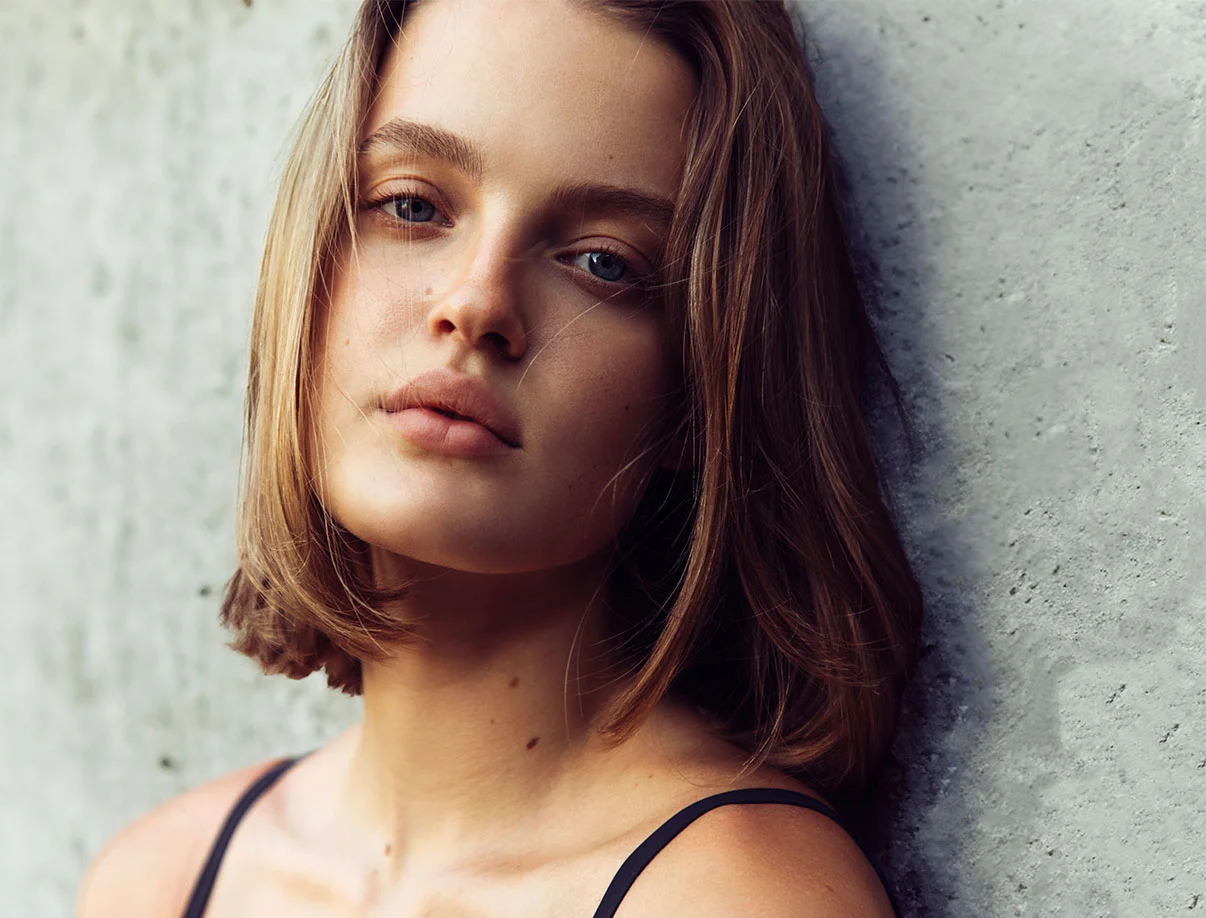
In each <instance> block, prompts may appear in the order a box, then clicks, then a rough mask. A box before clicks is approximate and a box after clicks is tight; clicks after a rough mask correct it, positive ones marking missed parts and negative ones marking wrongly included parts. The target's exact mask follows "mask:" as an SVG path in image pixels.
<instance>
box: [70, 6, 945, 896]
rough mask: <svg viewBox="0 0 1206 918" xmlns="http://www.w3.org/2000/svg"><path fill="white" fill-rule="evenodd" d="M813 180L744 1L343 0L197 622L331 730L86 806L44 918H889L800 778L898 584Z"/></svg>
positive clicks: (281, 230)
mask: <svg viewBox="0 0 1206 918" xmlns="http://www.w3.org/2000/svg"><path fill="white" fill-rule="evenodd" d="M831 169H832V167H831V165H830V163H829V159H828V152H827V147H826V140H825V137H824V134H823V131H822V124H821V120H820V115H819V112H818V110H817V107H816V102H815V100H814V98H813V95H812V91H811V89H810V86H809V82H808V78H807V73H806V68H805V65H804V62H803V61H802V59H801V55H800V52H799V49H798V46H797V44H796V41H795V36H794V35H793V31H792V26H791V21H790V19H789V16H788V14H787V11H786V10H785V8H784V6H783V4H782V2H772V3H761V2H760V3H748V2H741V0H733V2H704V3H689V2H675V0H547V2H541V3H532V2H530V0H489V2H482V0H422V2H418V3H415V2H411V3H408V4H404V3H401V2H386V0H368V2H365V3H364V4H363V6H362V8H361V10H360V13H359V16H358V20H357V22H356V25H355V28H354V31H353V35H352V37H351V40H350V42H349V44H348V45H347V47H346V48H345V50H344V53H343V54H342V56H341V57H340V59H339V60H338V62H337V63H336V65H335V67H334V68H333V71H332V73H331V75H330V76H329V77H328V79H327V81H326V83H325V84H324V86H323V87H322V89H321V91H320V93H319V94H318V96H317V97H316V99H315V100H314V102H313V103H312V106H311V109H310V111H309V113H308V115H307V116H306V118H305V119H304V122H303V125H302V128H301V132H300V135H299V137H298V138H297V141H296V144H295V147H294V150H293V153H292V156H291V158H290V160H289V162H288V165H287V167H286V170H285V175H284V178H283V181H282V187H281V191H280V195H279V198H278V202H277V208H276V212H275V214H274V216H273V220H272V224H271V227H270V229H269V234H268V241H267V246H266V252H265V256H264V262H263V266H262V274H261V282H260V287H259V293H258V297H257V304H256V316H255V325H254V329H253V333H252V334H253V340H252V357H251V373H250V383H249V391H248V427H247V449H248V455H247V462H246V464H245V473H246V479H245V481H244V491H243V499H242V506H241V517H240V566H239V569H238V571H237V573H236V574H235V576H234V578H233V579H232V581H231V584H230V586H229V588H228V591H227V595H226V599H225V604H224V607H223V617H224V620H225V622H226V623H227V624H228V625H229V626H230V627H231V628H232V629H233V631H234V633H235V636H236V638H235V646H236V647H237V648H238V649H239V650H241V651H242V652H244V653H246V654H249V655H250V656H252V657H253V658H254V659H256V660H258V661H259V662H260V663H261V664H262V665H263V667H264V668H265V669H266V670H267V671H270V672H281V673H285V674H287V675H289V676H293V677H302V676H305V675H307V674H309V673H311V672H313V671H315V670H317V669H323V670H325V673H326V676H327V678H328V680H329V681H330V683H331V685H332V686H335V687H338V688H342V689H344V690H345V691H347V692H350V693H353V694H360V693H362V694H363V706H364V717H363V722H362V723H361V724H359V725H358V726H356V727H355V728H353V729H352V730H350V731H349V732H347V733H346V734H344V735H342V736H340V737H338V738H336V739H335V740H334V741H332V742H330V743H328V744H327V745H325V746H323V747H322V748H321V749H318V750H316V751H314V752H313V753H311V754H309V755H307V756H306V757H304V758H302V759H300V760H298V761H296V762H294V761H293V760H285V761H283V762H280V763H264V764H261V765H256V766H255V767H253V768H249V769H246V770H244V771H241V772H238V773H236V774H233V775H230V776H228V777H225V778H221V779H219V780H217V781H214V782H212V783H210V784H208V785H205V786H203V787H200V788H197V789H195V790H193V791H191V792H189V793H187V794H184V795H182V796H181V797H179V798H177V799H175V800H172V801H170V802H169V803H167V804H166V805H165V806H163V807H161V808H160V809H159V810H157V811H155V812H153V813H151V814H150V815H149V816H146V817H144V818H143V819H142V820H140V821H139V822H137V823H135V824H134V825H133V826H132V827H130V828H128V829H126V830H125V831H124V832H123V833H121V834H120V835H119V836H118V837H117V838H116V839H115V840H114V841H113V842H111V843H110V844H109V846H108V847H107V848H106V849H105V851H104V852H102V853H101V855H99V856H98V858H97V859H96V861H95V862H94V864H93V866H92V867H91V868H90V870H89V873H88V876H87V877H86V879H85V882H84V886H83V890H82V893H81V898H80V913H81V914H82V915H84V916H86V918H103V916H109V915H119V914H120V915H122V916H129V915H140V916H142V915H146V916H159V915H163V916H169V915H173V916H174V915H180V914H187V915H190V916H198V915H201V914H205V915H207V916H227V915H303V914H304V915H315V916H320V915H321V916H327V915H352V914H355V915H433V916H434V915H489V916H507V915H516V916H520V915H522V916H525V918H526V916H532V915H550V916H574V915H581V916H587V915H589V914H591V913H592V911H593V913H594V914H596V915H612V914H618V915H620V916H626V915H627V916H670V915H675V916H678V915H682V914H686V913H688V912H689V913H690V914H692V915H694V916H697V918H700V916H702V918H707V916H717V918H719V916H726V918H727V916H732V915H745V914H757V915H760V916H772V918H773V916H784V918H787V916H792V918H797V916H801V915H806V916H851V915H859V916H882V915H890V914H892V912H893V907H892V906H891V904H890V901H889V897H888V895H887V893H886V891H885V889H884V887H883V886H882V885H881V883H880V881H879V879H878V878H877V876H876V874H875V872H874V871H873V869H872V868H871V866H870V865H869V863H868V861H867V860H866V858H865V857H864V856H863V854H862V853H861V852H860V850H859V849H858V847H857V845H856V844H855V843H854V842H853V841H852V840H851V838H850V837H849V836H848V835H847V834H846V833H845V832H844V831H843V829H842V828H841V827H840V825H839V824H838V823H837V822H836V821H835V817H834V815H833V813H832V811H830V810H829V809H828V808H827V807H826V805H825V804H824V803H822V802H820V801H821V800H822V799H824V798H825V797H829V798H830V799H847V798H849V797H850V796H851V795H854V794H857V793H858V791H859V790H860V788H861V787H862V786H863V785H864V784H865V782H866V780H867V778H868V776H869V775H870V773H871V772H872V771H873V769H874V768H875V765H876V763H877V760H878V759H879V757H880V755H881V754H882V752H883V751H884V749H885V747H886V745H887V743H888V742H889V740H890V737H891V734H892V730H893V726H894V721H895V716H896V710H897V703H898V699H899V695H900V691H901V689H902V686H903V682H904V679H905V677H906V676H907V674H908V672H909V670H910V668H911V666H912V661H913V657H914V653H915V647H916V641H917V632H918V624H919V617H920V607H921V603H920V598H919V595H918V592H917V588H916V585H915V583H914V581H913V578H912V576H911V574H910V571H909V566H908V563H907V561H906V559H905V557H904V554H903V552H902V551H901V548H900V544H899V541H898V538H897V535H896V532H895V530H894V528H893V526H892V523H891V521H890V518H889V516H888V514H887V512H886V511H885V508H884V505H883V503H882V501H881V498H880V495H879V489H878V484H877V481H876V475H875V466H874V460H873V457H872V455H871V452H870V449H869V445H868V438H867V433H866V429H865V426H864V420H863V416H862V414H861V411H860V400H861V392H862V388H863V379H864V376H865V375H866V373H867V372H868V368H869V367H870V368H874V367H875V366H878V365H879V353H878V350H877V349H876V347H875V344H874V340H873V337H872V334H871V331H870V326H869V324H868V321H867V318H866V315H865V312H864V309H863V305H862V302H861V300H860V298H859V295H858V291H857V288H856V286H855V281H854V275H853V271H852V269H851V264H850V259H849V256H848V254H847V251H846V247H845V241H844V238H843V234H842V227H841V222H840V219H839V209H838V201H837V195H836V192H835V182H834V176H833V174H832V171H831ZM236 829H237V831H236ZM655 855H656V856H655ZM219 868H220V869H219Z"/></svg>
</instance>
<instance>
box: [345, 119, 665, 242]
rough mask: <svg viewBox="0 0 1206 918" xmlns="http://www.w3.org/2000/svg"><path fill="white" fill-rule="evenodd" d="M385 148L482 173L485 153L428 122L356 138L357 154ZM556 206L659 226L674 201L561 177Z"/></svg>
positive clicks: (396, 122)
mask: <svg viewBox="0 0 1206 918" xmlns="http://www.w3.org/2000/svg"><path fill="white" fill-rule="evenodd" d="M388 150H403V151H410V152H413V153H417V154H419V155H420V156H427V157H430V158H432V159H440V160H444V161H445V162H447V163H450V164H451V165H453V166H455V167H456V168H457V169H459V170H460V171H462V172H464V173H465V174H466V175H468V176H469V178H470V179H472V180H473V181H475V182H480V181H481V180H482V176H483V174H484V173H485V157H484V156H483V155H482V151H481V149H480V148H479V147H477V146H476V145H475V144H473V143H472V142H471V141H469V140H466V139H465V138H464V137H462V136H460V135H459V134H454V133H453V132H452V131H449V130H446V129H444V128H441V127H436V126H435V125H432V124H424V123H422V122H419V121H411V120H409V119H407V118H393V119H391V120H389V121H387V122H386V123H385V124H384V125H382V126H381V127H380V128H379V129H378V130H376V131H374V132H373V133H372V134H370V135H369V136H368V137H366V138H365V139H364V140H362V141H361V142H360V145H359V146H358V147H357V150H356V152H357V154H358V155H359V156H360V157H366V156H371V155H372V154H374V153H378V152H384V151H388ZM552 203H553V205H554V206H555V207H557V208H558V209H563V210H566V211H577V212H578V213H579V214H580V215H581V216H583V217H586V216H599V215H606V214H614V213H618V214H623V215H625V216H630V217H636V218H638V219H643V220H646V221H648V222H650V223H654V224H658V225H660V226H662V227H665V226H669V225H670V221H671V218H672V217H673V215H674V202H673V201H671V200H670V199H669V198H665V197H663V196H661V195H657V194H651V193H649V192H646V191H639V190H637V189H635V188H624V187H621V186H619V185H609V184H605V183H598V182H564V183H562V184H560V185H558V186H557V187H556V188H555V189H554V191H553V195H552Z"/></svg>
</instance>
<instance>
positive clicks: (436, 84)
mask: <svg viewBox="0 0 1206 918" xmlns="http://www.w3.org/2000/svg"><path fill="white" fill-rule="evenodd" d="M694 92H695V84H694V77H693V75H692V73H691V71H690V68H689V67H688V66H687V64H686V63H685V62H684V61H682V60H681V59H680V58H679V57H678V56H677V55H676V54H675V53H674V52H673V51H671V50H670V49H669V48H667V47H666V46H664V45H662V44H661V43H660V42H657V41H654V40H653V39H651V38H650V37H649V36H648V35H647V34H645V33H644V32H643V31H641V30H638V29H637V28H635V27H634V26H632V25H630V24H628V23H624V22H622V21H620V20H617V19H614V18H611V17H608V16H604V15H601V14H600V13H598V12H596V11H587V10H584V9H583V8H582V7H581V6H580V5H578V4H571V3H568V2H566V0H424V2H423V3H420V4H419V5H418V6H417V8H415V9H414V11H413V12H412V13H411V14H410V15H409V16H408V17H407V20H406V23H405V25H404V27H403V30H402V34H401V35H400V36H399V37H398V41H397V43H396V44H395V46H394V47H393V48H392V50H391V51H390V52H389V53H388V54H387V56H386V58H385V60H384V62H383V65H382V71H381V81H380V86H379V92H378V96H377V98H376V100H375V101H374V104H373V106H372V108H371V110H370V111H369V113H368V116H367V118H366V120H365V124H364V126H363V130H362V132H361V136H362V137H366V136H369V135H371V134H373V133H375V132H376V131H377V130H378V129H380V127H381V126H383V125H384V124H385V123H387V122H388V121H390V120H391V119H393V118H399V117H402V118H406V119H408V120H411V121H416V122H421V123H426V124H432V125H435V126H437V127H440V128H442V129H445V130H448V131H452V132H454V133H456V134H459V135H461V136H463V137H465V138H466V139H467V140H469V141H470V142H471V143H472V144H473V145H474V146H475V147H477V148H479V149H480V150H482V152H483V160H484V162H483V166H484V175H485V178H486V180H487V181H489V180H492V179H494V178H498V177H500V176H504V175H505V176H507V177H509V178H511V179H515V180H521V179H523V178H525V177H526V178H528V179H532V180H534V179H536V178H538V177H539V178H540V179H542V180H548V181H553V182H556V181H585V180H590V181H601V182H611V183H614V184H617V185H628V186H635V187H638V188H641V189H643V190H648V191H651V192H655V193H661V194H663V195H666V196H669V197H672V196H673V193H674V191H675V189H676V188H677V184H678V175H679V171H680V169H681V164H682V158H683V154H684V149H685V147H684V139H683V126H684V122H685V119H686V115H687V110H688V108H689V106H690V103H691V99H692V97H693V95H694Z"/></svg>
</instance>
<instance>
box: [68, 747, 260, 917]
mask: <svg viewBox="0 0 1206 918" xmlns="http://www.w3.org/2000/svg"><path fill="white" fill-rule="evenodd" d="M276 761H278V760H273V761H271V762H262V763H260V764H258V765H253V766H251V767H249V768H243V769H240V770H239V771H236V772H232V773H231V774H228V775H225V776H223V777H221V778H218V779H216V780H213V781H209V782H207V783H205V784H202V785H199V786H198V787H195V788H193V789H192V790H190V791H187V792H185V793H183V794H180V795H179V796H177V797H173V798H172V799H171V800H169V801H167V802H166V803H164V804H162V805H161V806H159V807H157V808H156V809H154V810H152V811H151V812H150V813H147V814H146V815H145V816H142V817H141V818H139V819H137V820H135V821H134V822H133V823H131V824H130V825H128V826H126V827H125V828H124V829H122V830H121V831H120V832H118V833H117V835H115V836H114V837H113V838H111V839H110V840H109V841H108V843H106V844H105V846H104V847H103V848H102V849H101V850H100V852H99V853H98V854H97V855H96V856H95V857H94V858H93V860H92V862H91V863H90V864H89V865H88V869H87V871H86V872H85V874H84V878H83V880H82V882H81V884H80V891H79V896H78V899H77V903H76V915H77V918H117V916H123V918H124V916H128V915H145V916H147V918H158V916H165V918H167V916H173V918H174V916H177V915H179V914H180V913H181V912H183V911H184V906H185V903H186V902H187V899H188V896H189V893H190V891H191V890H192V886H193V883H194V881H195V880H196V877H197V874H198V873H200V871H201V866H202V864H203V863H204V861H205V857H206V855H207V854H208V853H209V847H210V845H211V844H212V842H213V840H214V837H215V836H216V835H217V834H218V830H219V829H220V828H221V826H222V822H223V820H224V819H225V818H226V815H227V813H229V812H230V809H231V807H233V806H234V805H235V802H236V801H237V800H238V799H239V797H240V795H241V794H242V793H243V791H245V790H246V789H247V788H248V786H249V785H250V784H251V783H252V782H253V781H255V779H256V778H257V777H259V775H261V774H263V773H264V772H265V771H267V769H268V768H270V767H271V766H272V765H273V764H274V763H275V762H276Z"/></svg>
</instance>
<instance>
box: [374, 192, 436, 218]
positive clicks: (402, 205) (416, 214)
mask: <svg viewBox="0 0 1206 918" xmlns="http://www.w3.org/2000/svg"><path fill="white" fill-rule="evenodd" d="M377 206H378V207H380V208H381V209H382V210H384V211H385V212H386V213H387V214H388V215H389V216H391V217H393V218H394V219H395V220H400V221H402V222H404V223H430V222H431V220H432V219H434V218H435V215H436V214H438V213H439V211H438V210H437V209H436V206H435V205H434V204H432V203H431V202H430V201H428V200H427V199H426V198H420V197H419V196H418V195H413V194H395V195H391V196H390V197H388V198H386V199H385V200H384V201H381V202H380V203H379V204H377Z"/></svg>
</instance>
